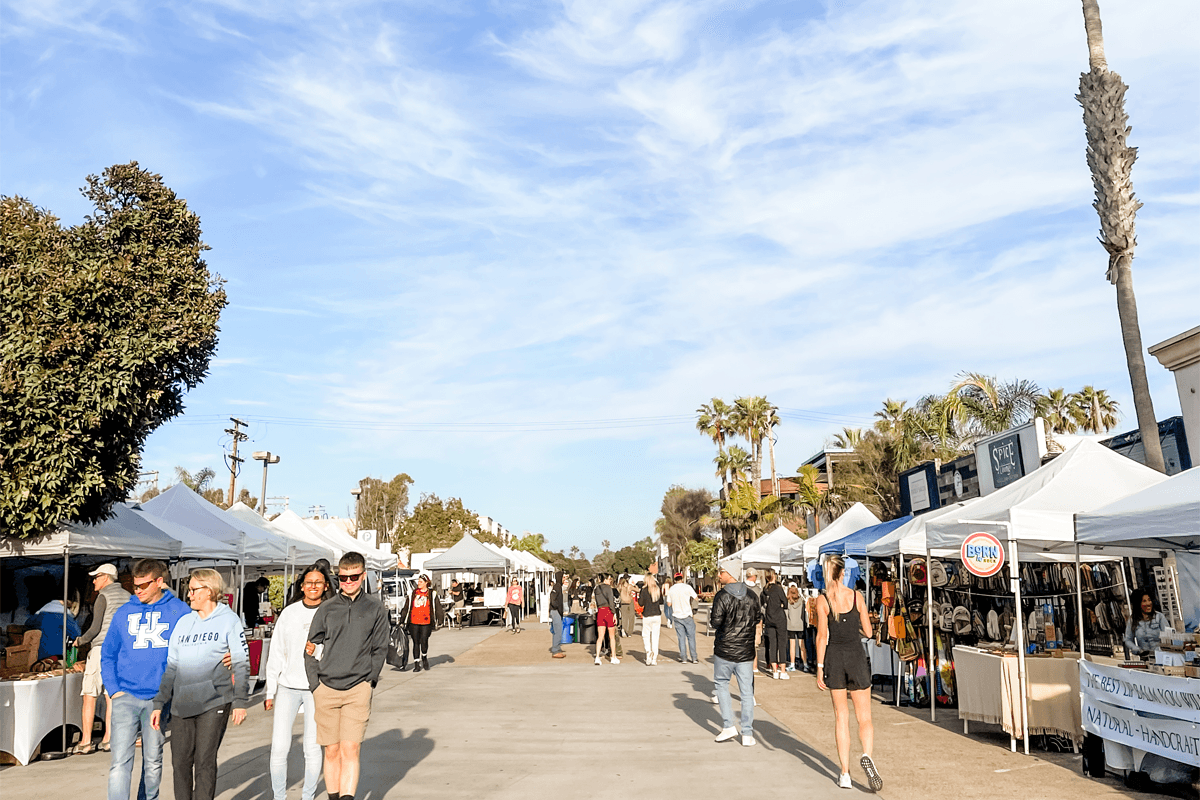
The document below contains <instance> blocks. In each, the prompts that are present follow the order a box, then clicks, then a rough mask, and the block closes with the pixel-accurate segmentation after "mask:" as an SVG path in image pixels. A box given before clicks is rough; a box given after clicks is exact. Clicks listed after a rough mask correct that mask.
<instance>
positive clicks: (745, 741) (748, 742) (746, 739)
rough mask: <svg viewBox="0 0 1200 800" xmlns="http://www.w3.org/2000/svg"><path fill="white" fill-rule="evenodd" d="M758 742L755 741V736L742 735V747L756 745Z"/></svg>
mask: <svg viewBox="0 0 1200 800" xmlns="http://www.w3.org/2000/svg"><path fill="white" fill-rule="evenodd" d="M756 744H758V742H756V741H754V737H753V736H743V737H742V747H754V745H756Z"/></svg>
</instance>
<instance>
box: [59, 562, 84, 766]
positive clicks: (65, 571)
mask: <svg viewBox="0 0 1200 800" xmlns="http://www.w3.org/2000/svg"><path fill="white" fill-rule="evenodd" d="M70 572H71V555H70V553H68V552H67V548H66V547H64V548H63V624H62V665H63V676H62V751H63V755H64V756H65V755H66V754H67V584H68V583H69V579H70V577H71V576H70ZM80 724H81V725H82V724H83V720H80Z"/></svg>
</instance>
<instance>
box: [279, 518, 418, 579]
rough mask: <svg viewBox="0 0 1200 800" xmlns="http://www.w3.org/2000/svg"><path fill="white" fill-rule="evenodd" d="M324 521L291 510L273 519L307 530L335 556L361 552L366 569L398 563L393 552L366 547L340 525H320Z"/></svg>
mask: <svg viewBox="0 0 1200 800" xmlns="http://www.w3.org/2000/svg"><path fill="white" fill-rule="evenodd" d="M324 521H325V520H316V519H304V518H303V517H301V516H300V515H298V514H297V513H296V512H295V511H291V510H288V511H285V512H283V513H282V514H280V515H279V516H278V517H276V518H275V519H274V520H273V522H275V523H278V524H284V525H286V526H287V528H288V530H290V531H296V532H297V533H299V531H300V530H301V529H304V530H307V531H308V532H309V535H310V536H314V537H316V538H317V539H319V540H320V541H324V542H327V543H328V544H329V546H331V547H332V548H333V549H334V551H335V552H336V553H337V558H341V557H342V556H343V555H345V554H346V553H350V552H355V553H362V555H363V558H364V559H366V562H367V569H369V570H372V571H379V570H385V569H395V568H396V566H397V565H398V564H399V559H398V558H397V557H396V554H395V553H392V552H389V551H387V550H380V549H378V548H376V547H368V546H367V545H366V544H365V543H364V542H361V541H359V540H358V539H355V538H354V537H353V536H351V535H350V534H349V533H347V532H346V531H345V529H343V528H342V527H341V526H340V525H322V524H321V523H322V522H324ZM335 563H336V559H335Z"/></svg>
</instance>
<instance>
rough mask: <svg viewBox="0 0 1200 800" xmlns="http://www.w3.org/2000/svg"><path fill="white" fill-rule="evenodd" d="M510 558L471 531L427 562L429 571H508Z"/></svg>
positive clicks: (426, 567)
mask: <svg viewBox="0 0 1200 800" xmlns="http://www.w3.org/2000/svg"><path fill="white" fill-rule="evenodd" d="M508 567H509V559H508V557H507V556H505V555H503V554H502V553H498V552H496V551H495V550H493V549H491V548H490V547H488V546H487V545H486V544H485V543H484V542H481V541H479V540H478V539H476V538H475V537H474V536H472V535H471V534H469V533H465V534H463V537H462V538H461V539H459V540H458V541H457V542H455V543H454V546H453V547H451V548H450V549H449V550H447V551H446V552H444V553H440V554H438V555H436V556H434V557H433V558H431V559H429V560H428V561H426V562H425V565H424V569H425V570H427V571H429V572H477V573H478V572H500V573H504V572H507V570H508Z"/></svg>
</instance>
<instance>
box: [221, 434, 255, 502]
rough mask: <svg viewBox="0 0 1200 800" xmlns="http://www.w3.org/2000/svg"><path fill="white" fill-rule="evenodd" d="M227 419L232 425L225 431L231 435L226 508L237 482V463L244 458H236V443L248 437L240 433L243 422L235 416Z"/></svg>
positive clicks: (231, 498)
mask: <svg viewBox="0 0 1200 800" xmlns="http://www.w3.org/2000/svg"><path fill="white" fill-rule="evenodd" d="M229 421H230V422H232V423H233V427H232V428H226V429H225V432H226V433H228V434H229V435H230V436H232V437H233V455H232V456H230V457H229V496H228V497H226V498H225V507H226V508H229V507H230V506H231V505H233V501H234V494H233V490H234V488H235V485H236V483H237V474H238V465H239V464H241V463H242V462H243V461H245V460H246V459H244V458H238V454H237V450H238V443H239V442H244V441H246V440H247V439H249V438H250V437H249V436H247V435H246V434H244V433H242V428H243V427H245V426H246V423H245V422H243V421H242V420H240V419H238V418H237V417H230V418H229Z"/></svg>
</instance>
